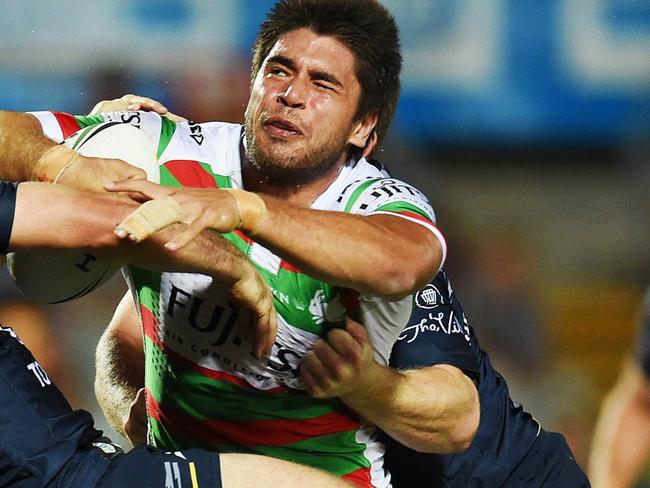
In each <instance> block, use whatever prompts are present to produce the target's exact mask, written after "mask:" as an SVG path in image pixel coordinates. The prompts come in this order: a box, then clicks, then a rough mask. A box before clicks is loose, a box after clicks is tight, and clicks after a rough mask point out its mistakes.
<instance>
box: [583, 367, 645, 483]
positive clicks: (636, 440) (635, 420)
mask: <svg viewBox="0 0 650 488" xmlns="http://www.w3.org/2000/svg"><path fill="white" fill-rule="evenodd" d="M649 456H650V380H649V379H648V378H647V377H646V376H645V374H644V373H643V371H641V369H640V368H639V366H638V365H637V364H636V363H635V362H634V361H633V360H632V359H631V358H630V359H628V360H627V361H626V362H625V364H624V366H623V371H622V372H621V375H620V377H619V379H618V381H617V382H616V384H615V385H614V387H613V388H612V389H611V390H610V391H609V393H607V395H606V396H605V398H604V399H603V402H602V406H601V411H600V416H599V418H598V422H597V424H596V428H595V430H594V436H593V441H592V447H591V457H590V460H589V479H590V480H591V483H592V486H593V487H594V488H629V487H632V486H635V481H636V480H638V478H639V476H640V475H641V473H642V471H643V468H644V466H645V465H646V463H647V461H648V457H649Z"/></svg>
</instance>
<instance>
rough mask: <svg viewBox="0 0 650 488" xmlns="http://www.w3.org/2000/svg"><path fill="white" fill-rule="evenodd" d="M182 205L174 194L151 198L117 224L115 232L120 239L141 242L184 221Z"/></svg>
mask: <svg viewBox="0 0 650 488" xmlns="http://www.w3.org/2000/svg"><path fill="white" fill-rule="evenodd" d="M182 219H183V213H182V211H181V208H180V205H178V203H177V202H176V200H174V198H173V197H172V196H167V197H165V198H161V199H159V200H150V201H148V202H146V203H143V204H142V205H140V206H139V207H138V208H137V209H135V210H134V211H133V212H131V213H130V214H129V215H127V216H126V218H125V219H124V220H122V222H120V223H119V224H117V227H116V228H115V230H114V233H115V235H116V236H117V237H119V238H120V239H124V238H127V237H128V238H129V239H130V240H132V241H133V242H140V241H142V240H144V239H146V238H147V237H149V236H150V235H151V234H154V233H156V232H158V231H159V230H161V229H164V228H165V227H167V226H169V225H171V224H174V223H177V222H182Z"/></svg>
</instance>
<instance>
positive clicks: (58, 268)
mask: <svg viewBox="0 0 650 488" xmlns="http://www.w3.org/2000/svg"><path fill="white" fill-rule="evenodd" d="M64 144H65V145H66V146H67V147H70V148H72V149H74V150H75V151H77V152H79V153H80V154H82V155H84V156H94V157H102V158H115V159H122V160H124V161H126V162H127V163H130V164H132V165H134V166H137V167H139V168H142V169H143V170H144V171H145V172H146V173H147V178H148V179H149V180H150V181H153V182H156V183H159V182H160V170H159V166H158V160H157V158H156V147H155V146H154V144H153V143H152V142H151V141H150V140H149V139H147V137H146V136H145V135H144V134H143V133H142V131H140V130H139V129H137V128H135V127H133V126H132V125H129V124H123V123H116V122H107V123H102V124H98V125H95V126H92V127H89V128H86V129H82V130H80V131H78V132H77V133H75V134H73V135H72V136H70V137H69V138H68V139H66V140H65V142H64ZM79 211H81V212H83V209H79ZM7 266H8V268H9V272H10V274H11V276H12V277H13V279H14V281H15V282H16V285H17V286H18V288H19V289H20V290H21V291H22V293H23V294H24V295H25V297H27V298H28V299H29V300H32V301H35V302H39V303H61V302H66V301H69V300H74V299H75V298H80V297H82V296H84V295H86V294H88V293H90V292H91V291H93V290H96V289H97V288H98V287H100V286H101V285H102V284H104V283H106V281H108V280H109V279H110V278H111V277H112V276H113V275H114V274H115V273H116V272H117V271H118V270H119V269H120V267H121V263H119V262H114V261H113V260H112V259H110V258H108V257H104V256H102V255H101V253H98V252H97V251H96V250H92V251H89V250H84V249H34V250H27V249H24V250H20V251H18V252H15V253H10V254H8V255H7Z"/></svg>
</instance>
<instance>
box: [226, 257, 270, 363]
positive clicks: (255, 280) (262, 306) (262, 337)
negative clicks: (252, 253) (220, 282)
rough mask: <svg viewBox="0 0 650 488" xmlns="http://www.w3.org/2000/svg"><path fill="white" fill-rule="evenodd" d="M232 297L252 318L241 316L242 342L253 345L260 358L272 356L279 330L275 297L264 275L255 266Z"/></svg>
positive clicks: (234, 290) (245, 275) (231, 292)
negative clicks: (245, 341)
mask: <svg viewBox="0 0 650 488" xmlns="http://www.w3.org/2000/svg"><path fill="white" fill-rule="evenodd" d="M230 295H231V297H232V298H233V299H234V300H235V301H236V302H237V303H239V305H242V306H243V307H244V308H245V309H246V310H247V311H249V312H250V314H240V316H241V317H242V318H241V320H240V322H239V331H240V334H241V336H242V339H245V340H248V341H249V342H250V343H251V344H252V345H253V352H254V354H255V356H256V357H257V358H261V357H265V356H268V355H269V354H270V353H271V348H272V347H273V343H274V342H275V334H276V332H277V330H278V326H277V317H276V313H275V306H274V305H273V294H272V293H271V290H270V289H269V287H268V285H267V284H266V282H265V281H264V279H263V278H262V277H261V276H260V274H259V273H258V272H257V271H256V270H255V269H254V268H253V266H252V265H251V266H250V267H247V268H246V269H245V271H244V274H243V276H242V278H241V279H240V280H238V281H237V282H235V284H234V285H232V287H231V288H230Z"/></svg>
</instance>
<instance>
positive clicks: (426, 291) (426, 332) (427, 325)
mask: <svg viewBox="0 0 650 488" xmlns="http://www.w3.org/2000/svg"><path fill="white" fill-rule="evenodd" d="M474 340H475V337H474V336H473V331H472V328H471V327H470V326H469V324H468V323H467V320H466V318H465V315H464V314H463V311H462V309H461V307H460V304H459V303H458V301H457V300H456V298H455V295H454V293H453V291H452V290H451V286H450V285H449V280H448V278H447V274H446V273H445V271H444V270H442V271H440V272H439V273H438V274H437V275H436V277H435V278H434V279H433V281H431V283H429V284H428V285H426V286H425V287H424V288H422V289H421V290H419V291H418V292H417V293H416V294H415V296H414V304H413V312H412V313H411V317H410V319H409V321H408V323H407V325H406V327H405V328H404V330H403V331H402V334H401V335H400V336H399V337H398V339H397V341H396V342H395V345H394V347H393V352H392V355H391V359H390V364H391V366H393V367H394V368H398V369H412V368H422V367H427V366H432V365H434V364H449V365H452V366H456V367H457V368H459V369H462V370H463V371H465V372H466V373H468V374H469V375H470V376H472V377H475V378H476V377H478V375H479V372H480V371H479V370H480V368H479V362H478V357H477V354H476V352H475V351H474V348H473V344H472V342H473V341H474Z"/></svg>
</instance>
